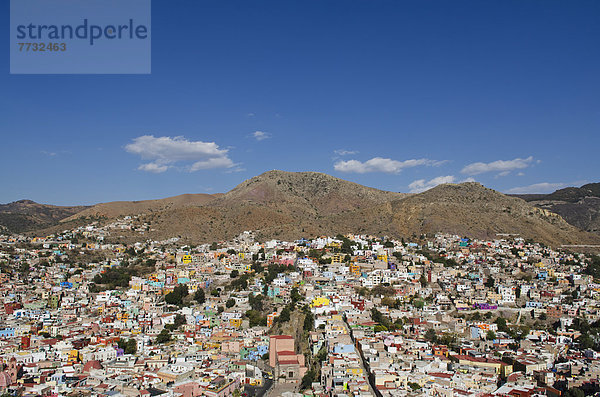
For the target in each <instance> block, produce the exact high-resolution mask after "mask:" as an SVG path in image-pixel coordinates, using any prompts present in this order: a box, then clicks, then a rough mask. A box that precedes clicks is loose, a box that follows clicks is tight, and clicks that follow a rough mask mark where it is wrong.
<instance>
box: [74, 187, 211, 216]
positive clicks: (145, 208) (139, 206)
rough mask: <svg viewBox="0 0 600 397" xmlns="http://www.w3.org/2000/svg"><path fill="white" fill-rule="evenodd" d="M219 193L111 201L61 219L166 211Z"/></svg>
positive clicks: (204, 199) (193, 203)
mask: <svg viewBox="0 0 600 397" xmlns="http://www.w3.org/2000/svg"><path fill="white" fill-rule="evenodd" d="M218 196H220V195H218V194H217V195H213V194H200V193H199V194H182V195H179V196H174V197H167V198H164V199H157V200H143V201H112V202H109V203H101V204H96V205H94V206H91V207H89V208H87V209H85V210H83V211H81V212H78V213H77V214H75V215H73V216H70V217H68V218H66V219H63V222H69V221H72V220H76V219H78V218H82V217H105V218H118V217H122V216H127V215H139V214H145V213H150V212H156V211H166V210H169V209H173V208H184V207H191V206H200V205H204V204H206V203H208V202H209V201H211V200H213V199H214V198H215V197H218Z"/></svg>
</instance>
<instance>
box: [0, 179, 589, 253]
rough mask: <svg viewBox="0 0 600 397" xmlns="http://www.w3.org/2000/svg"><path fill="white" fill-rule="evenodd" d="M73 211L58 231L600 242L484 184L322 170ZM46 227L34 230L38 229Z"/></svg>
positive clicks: (209, 237) (204, 238) (217, 237)
mask: <svg viewBox="0 0 600 397" xmlns="http://www.w3.org/2000/svg"><path fill="white" fill-rule="evenodd" d="M13 205H16V204H13ZM19 205H20V206H33V204H30V203H21V204H19ZM5 206H6V205H5ZM69 208H71V207H69ZM71 211H73V212H74V213H71V214H69V216H65V217H63V218H62V219H60V220H59V221H57V222H55V225H54V227H55V228H56V229H59V228H61V227H63V228H64V227H65V226H67V225H69V224H75V223H77V222H82V221H83V220H85V219H90V218H93V219H101V220H106V221H108V220H110V219H115V218H118V217H122V216H125V215H138V216H139V217H140V219H139V222H146V223H148V224H149V225H150V231H149V232H148V234H147V235H146V238H156V239H164V238H169V237H173V236H181V237H182V238H184V239H187V240H190V241H194V242H212V241H221V240H226V239H230V238H232V237H234V236H235V235H237V234H239V233H240V232H242V231H244V230H255V231H257V234H258V236H259V238H263V239H268V238H277V239H296V238H299V237H302V236H304V237H310V236H315V235H324V234H329V235H332V234H338V233H362V234H373V235H388V236H395V237H402V236H411V235H420V234H423V233H435V232H447V233H453V234H460V235H465V236H471V237H479V238H495V237H496V235H497V234H499V233H500V234H501V233H510V234H519V235H521V236H523V237H524V238H531V239H534V240H538V241H540V242H544V243H546V244H549V245H561V244H580V243H586V244H587V243H598V242H600V236H597V235H593V234H590V233H586V232H584V231H581V230H579V229H577V228H576V227H574V226H572V225H570V224H568V223H567V222H566V221H565V220H564V219H563V218H562V217H561V216H560V215H557V214H556V213H554V212H553V211H550V210H549V209H547V208H543V207H540V206H534V205H531V204H530V203H528V202H527V201H525V200H523V199H522V198H519V197H515V196H508V195H504V194H502V193H500V192H497V191H495V190H493V189H490V188H487V187H485V186H483V185H481V184H479V183H477V182H464V183H460V184H443V185H438V186H436V187H434V188H432V189H429V190H427V191H425V192H422V193H417V194H409V193H397V192H389V191H383V190H379V189H375V188H371V187H367V186H363V185H360V184H357V183H354V182H350V181H346V180H343V179H340V178H336V177H334V176H331V175H327V174H323V173H318V172H287V171H279V170H272V171H267V172H265V173H263V174H260V175H257V176H255V177H253V178H250V179H248V180H245V181H243V182H241V183H240V184H238V185H237V186H236V187H234V188H233V189H231V190H230V191H229V192H227V193H224V194H212V195H211V194H185V195H179V196H173V197H168V198H165V199H157V200H143V201H131V202H128V201H121V202H109V203H101V204H97V205H95V206H91V207H77V209H71ZM75 211H76V212H75ZM0 224H1V223H0ZM39 229H40V228H37V229H36V228H32V229H31V232H36V231H39ZM46 231H50V229H45V230H44V232H46ZM123 233H126V232H123ZM130 237H132V238H133V237H134V236H130Z"/></svg>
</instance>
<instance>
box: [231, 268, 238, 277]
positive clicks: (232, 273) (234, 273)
mask: <svg viewBox="0 0 600 397" xmlns="http://www.w3.org/2000/svg"><path fill="white" fill-rule="evenodd" d="M239 275H240V272H238V271H237V270H235V269H233V270H232V271H231V273H230V274H229V277H230V278H237V277H239Z"/></svg>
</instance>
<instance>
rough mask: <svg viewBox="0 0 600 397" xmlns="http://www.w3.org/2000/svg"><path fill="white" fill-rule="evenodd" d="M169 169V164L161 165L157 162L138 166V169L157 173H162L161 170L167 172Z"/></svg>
mask: <svg viewBox="0 0 600 397" xmlns="http://www.w3.org/2000/svg"><path fill="white" fill-rule="evenodd" d="M168 169H169V166H168V165H160V164H156V163H147V164H142V165H140V166H139V167H138V170H140V171H146V172H153V173H155V174H160V173H161V172H165V171H166V170H168Z"/></svg>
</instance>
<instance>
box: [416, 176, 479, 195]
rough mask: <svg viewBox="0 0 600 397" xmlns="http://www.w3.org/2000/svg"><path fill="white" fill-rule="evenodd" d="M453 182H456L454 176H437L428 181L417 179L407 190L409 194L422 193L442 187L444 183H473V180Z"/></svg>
mask: <svg viewBox="0 0 600 397" xmlns="http://www.w3.org/2000/svg"><path fill="white" fill-rule="evenodd" d="M455 181H456V178H455V177H454V175H445V176H438V177H435V178H433V179H431V180H429V181H428V180H425V179H417V180H416V181H413V182H411V183H410V184H409V185H408V188H409V189H410V192H411V193H421V192H424V191H425V190H429V189H431V188H434V187H436V186H437V185H442V184H444V183H463V182H475V179H473V178H467V179H463V180H461V181H458V182H455Z"/></svg>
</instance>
